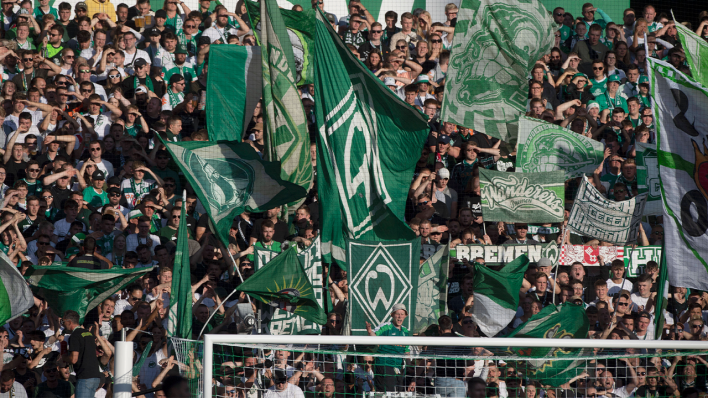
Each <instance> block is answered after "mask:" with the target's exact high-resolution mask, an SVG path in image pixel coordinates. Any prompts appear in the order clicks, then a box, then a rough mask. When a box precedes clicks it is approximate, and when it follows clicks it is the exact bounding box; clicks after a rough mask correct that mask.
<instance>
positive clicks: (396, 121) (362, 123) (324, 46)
mask: <svg viewBox="0 0 708 398" xmlns="http://www.w3.org/2000/svg"><path fill="white" fill-rule="evenodd" d="M314 76H315V116H316V119H317V130H318V134H317V185H318V195H319V203H320V204H321V205H320V225H321V226H322V231H321V237H322V256H323V261H325V262H328V263H331V262H332V261H331V260H332V258H334V259H335V260H336V261H337V263H338V264H339V265H340V266H342V267H344V264H345V263H346V256H345V251H344V245H345V243H344V240H345V238H349V239H365V240H376V241H397V240H410V239H414V238H415V234H414V233H413V231H411V229H410V228H408V225H406V223H405V220H404V219H403V212H404V209H405V205H406V198H407V196H408V187H409V186H410V182H411V179H412V178H413V171H414V169H415V164H416V162H417V161H418V159H419V158H420V148H421V147H422V145H423V142H424V140H425V138H426V137H427V135H428V133H429V131H430V128H429V127H428V123H427V118H426V117H424V116H423V114H422V113H420V112H418V111H416V110H415V109H413V108H412V107H411V106H409V105H407V104H406V103H404V102H403V101H402V100H401V99H400V98H398V96H397V95H396V94H395V93H394V92H392V91H391V90H390V89H389V88H387V87H386V86H384V85H383V82H382V81H380V80H379V79H378V78H376V76H374V75H373V74H372V73H371V72H370V71H369V70H368V69H367V68H366V67H365V66H364V64H362V63H361V62H360V61H359V60H358V59H357V58H356V57H355V56H354V55H353V54H352V53H351V51H349V49H348V48H347V46H346V45H345V44H344V43H343V42H342V40H341V39H340V38H339V36H338V35H337V33H336V32H335V31H334V29H332V26H331V25H330V24H329V22H327V21H326V20H325V17H324V15H323V14H322V13H318V15H317V35H316V40H315V74H314ZM344 269H346V267H344Z"/></svg>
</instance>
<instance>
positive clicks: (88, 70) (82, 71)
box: [79, 69, 91, 73]
mask: <svg viewBox="0 0 708 398" xmlns="http://www.w3.org/2000/svg"><path fill="white" fill-rule="evenodd" d="M79 72H81V73H91V70H90V69H79Z"/></svg>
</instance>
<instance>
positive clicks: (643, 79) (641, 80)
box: [639, 76, 649, 84]
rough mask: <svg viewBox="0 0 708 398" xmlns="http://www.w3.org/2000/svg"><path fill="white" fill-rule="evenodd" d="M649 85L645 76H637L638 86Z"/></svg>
mask: <svg viewBox="0 0 708 398" xmlns="http://www.w3.org/2000/svg"><path fill="white" fill-rule="evenodd" d="M644 83H646V84H649V78H648V77H646V76H639V84H644Z"/></svg>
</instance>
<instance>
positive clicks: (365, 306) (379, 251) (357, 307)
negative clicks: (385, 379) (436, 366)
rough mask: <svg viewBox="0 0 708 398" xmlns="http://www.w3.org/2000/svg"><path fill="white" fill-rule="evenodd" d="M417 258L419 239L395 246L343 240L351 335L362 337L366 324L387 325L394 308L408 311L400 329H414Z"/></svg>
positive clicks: (417, 286) (384, 243) (416, 294)
mask: <svg viewBox="0 0 708 398" xmlns="http://www.w3.org/2000/svg"><path fill="white" fill-rule="evenodd" d="M419 258H420V238H414V239H413V240H410V241H399V242H372V241H355V240H347V263H348V264H349V272H348V273H347V278H348V279H349V301H350V302H349V319H350V324H351V334H353V335H366V334H367V332H366V323H365V322H367V321H368V322H369V323H370V324H371V325H373V326H376V325H380V324H382V323H384V322H387V321H389V320H390V317H391V311H392V309H393V306H394V305H396V304H403V305H405V306H406V309H407V310H408V315H409V316H408V317H406V319H405V321H404V322H403V326H404V327H405V328H406V329H408V330H413V329H414V325H415V320H416V319H415V318H416V317H415V316H413V315H416V314H417V310H416V304H417V297H418V289H419V283H418V282H419V281H418V276H419V270H420V265H419V264H420V262H419Z"/></svg>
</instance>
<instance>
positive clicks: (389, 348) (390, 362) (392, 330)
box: [374, 322, 411, 367]
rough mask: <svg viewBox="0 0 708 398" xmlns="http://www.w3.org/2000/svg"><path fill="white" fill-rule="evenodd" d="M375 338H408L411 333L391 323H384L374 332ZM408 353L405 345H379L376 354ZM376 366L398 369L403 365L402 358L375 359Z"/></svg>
mask: <svg viewBox="0 0 708 398" xmlns="http://www.w3.org/2000/svg"><path fill="white" fill-rule="evenodd" d="M374 332H375V333H376V335H377V336H401V337H404V336H410V335H411V332H410V331H409V330H408V329H406V328H405V327H403V326H401V329H398V328H396V327H395V326H393V324H392V323H391V322H386V323H384V324H383V325H380V326H379V327H377V328H376V330H374ZM409 351H410V348H409V347H408V346H407V345H380V346H379V349H378V350H377V351H376V352H377V353H378V354H397V355H400V354H405V353H407V352H409ZM376 364H377V365H383V366H395V367H400V366H402V365H403V359H402V358H388V357H376Z"/></svg>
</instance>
